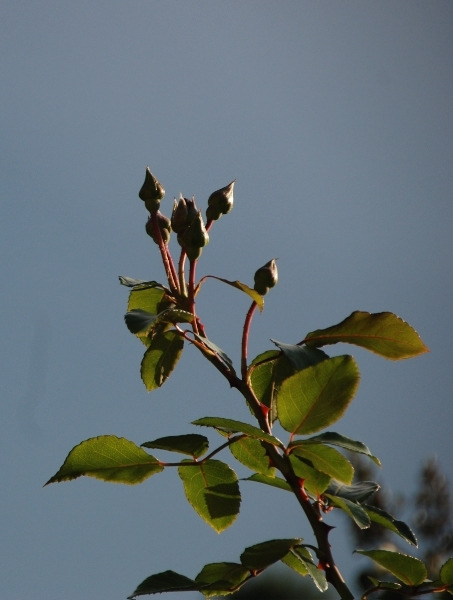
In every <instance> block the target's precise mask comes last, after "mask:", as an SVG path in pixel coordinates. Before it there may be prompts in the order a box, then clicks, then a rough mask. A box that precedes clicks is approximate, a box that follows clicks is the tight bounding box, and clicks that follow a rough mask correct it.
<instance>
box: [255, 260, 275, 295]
mask: <svg viewBox="0 0 453 600" xmlns="http://www.w3.org/2000/svg"><path fill="white" fill-rule="evenodd" d="M275 261H276V259H275V258H273V259H272V260H270V261H269V262H268V263H266V264H265V265H264V266H263V267H260V268H259V269H258V271H257V272H256V273H255V287H254V289H255V290H256V291H257V292H258V294H261V295H262V296H264V295H265V294H267V292H268V291H269V290H270V289H271V288H273V287H274V285H276V284H277V281H278V271H277V263H276V262H275Z"/></svg>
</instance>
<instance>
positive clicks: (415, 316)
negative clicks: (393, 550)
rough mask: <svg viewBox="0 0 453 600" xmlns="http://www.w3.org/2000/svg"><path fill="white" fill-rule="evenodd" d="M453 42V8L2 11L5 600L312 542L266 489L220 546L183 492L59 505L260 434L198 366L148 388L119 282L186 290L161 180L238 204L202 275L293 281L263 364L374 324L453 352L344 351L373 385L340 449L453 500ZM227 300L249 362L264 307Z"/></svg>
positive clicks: (218, 330) (221, 322)
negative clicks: (168, 266) (383, 318)
mask: <svg viewBox="0 0 453 600" xmlns="http://www.w3.org/2000/svg"><path fill="white" fill-rule="evenodd" d="M452 30H453V5H452V4H451V3H450V2H442V1H434V2H429V3H428V2H426V3H425V2H413V1H398V2H395V1H391V2H390V1H386V0H381V1H380V2H368V1H364V2H322V3H321V2H306V1H301V2H278V3H277V2H267V1H260V2H258V1H248V2H243V3H239V2H211V1H198V2H174V1H171V0H169V1H167V2H142V1H133V2H127V3H126V2H117V1H115V0H113V1H112V0H110V1H109V2H105V1H98V2H95V3H92V2H87V1H81V2H77V3H74V2H71V3H70V2H56V1H53V2H52V1H49V0H43V1H42V2H39V3H37V2H31V1H22V0H16V1H15V2H8V1H6V2H3V3H2V5H1V7H0V49H1V56H2V59H1V61H0V78H1V81H2V86H1V91H0V97H1V111H0V120H1V136H0V151H1V160H0V174H1V176H0V193H1V204H0V211H1V219H0V222H1V228H2V233H1V236H0V247H1V255H2V258H3V260H2V271H3V273H2V278H1V286H2V295H1V296H2V315H1V331H2V339H3V344H2V349H1V365H2V389H3V394H2V396H3V402H2V407H3V408H2V419H1V422H0V427H1V435H0V448H1V452H0V455H1V463H2V466H1V468H2V473H3V493H2V506H3V511H2V512H3V515H4V519H3V526H2V547H1V550H0V553H1V561H0V562H1V565H2V567H1V568H2V571H3V572H2V573H1V577H0V593H1V596H2V597H5V598H6V597H7V598H8V599H9V600H16V599H21V600H23V599H27V598H30V599H33V600H49V599H50V600H52V599H54V598H55V599H56V598H61V597H64V598H65V599H66V600H76V599H79V598H82V597H83V598H84V599H85V600H94V599H95V598H100V597H101V598H102V597H103V598H106V597H108V598H112V599H113V598H124V597H126V596H127V595H128V594H130V593H131V592H132V591H133V589H134V587H135V585H136V584H137V583H139V582H140V581H141V580H142V579H143V578H144V577H145V576H147V575H149V574H151V573H154V572H157V571H160V570H165V569H167V568H172V569H174V570H176V571H179V572H182V573H184V574H186V575H188V576H194V575H195V574H196V573H197V572H198V570H199V569H200V568H201V566H202V565H204V564H205V563H206V562H209V561H213V560H233V561H234V560H237V558H238V556H239V554H240V553H241V552H242V550H243V548H244V547H245V546H247V545H250V544H253V543H256V542H259V541H263V540H265V539H270V538H272V537H277V536H278V537H286V536H294V535H297V536H302V537H306V538H307V539H309V538H310V534H309V530H308V528H307V527H306V525H305V524H304V523H303V521H301V520H300V515H299V513H298V510H297V506H295V503H294V502H293V501H292V499H291V498H290V497H288V498H286V496H284V495H283V497H282V493H278V492H277V491H274V490H271V489H270V490H267V489H263V488H261V487H260V486H254V485H253V484H251V483H250V484H244V485H243V486H242V492H243V505H242V510H241V514H240V516H239V518H238V521H237V523H236V525H235V526H233V527H232V528H231V529H230V530H228V531H227V532H225V533H224V534H222V535H221V536H218V535H217V534H216V533H214V532H213V531H211V530H210V529H209V528H208V526H207V525H205V524H204V523H203V522H202V521H200V520H199V519H198V517H197V516H196V515H195V513H193V511H192V509H191V508H190V507H189V505H188V504H187V502H186V501H185V500H184V498H183V492H182V487H181V484H180V482H179V480H178V478H177V475H176V473H175V472H171V471H170V470H168V472H167V471H165V472H164V473H162V474H160V475H158V476H156V477H153V478H151V479H150V480H149V481H147V482H146V483H144V484H143V485H141V486H138V487H126V486H116V485H107V484H102V483H101V482H98V481H94V480H88V479H81V480H78V481H76V482H72V483H68V484H61V485H53V486H50V487H46V488H44V489H43V488H42V485H43V483H44V482H45V481H46V480H47V479H49V477H50V476H52V475H53V474H54V473H55V472H56V470H57V469H58V467H59V466H60V464H61V463H62V461H63V460H64V458H65V456H66V454H67V452H68V451H69V450H70V449H71V448H72V447H73V446H74V445H75V444H77V443H78V442H80V441H81V440H83V439H86V438H89V437H92V436H95V435H100V434H107V433H111V434H116V435H119V436H125V437H128V438H129V439H131V440H134V441H135V442H137V443H142V442H144V441H146V440H149V439H154V438H156V437H159V436H161V435H170V434H176V433H188V432H190V431H192V429H191V427H190V426H189V423H190V422H191V421H192V420H194V419H196V418H199V417H202V416H205V415H219V416H231V417H233V418H237V419H241V418H242V419H250V416H249V414H248V413H247V410H246V409H245V408H244V407H242V405H241V402H240V398H239V397H238V395H237V394H235V392H233V391H231V390H229V389H228V387H227V386H226V385H225V384H224V382H223V381H222V380H221V378H220V377H219V376H218V374H217V373H216V372H212V370H211V369H210V368H209V365H205V364H204V363H203V361H202V360H201V359H200V357H199V356H197V355H196V354H195V352H194V351H193V350H191V349H190V348H188V349H186V351H185V353H184V356H183V358H182V360H181V363H180V365H179V369H178V371H179V372H178V371H177V372H176V373H175V376H174V379H171V380H170V381H169V382H168V383H167V384H166V385H165V386H164V387H163V388H162V389H160V390H159V391H157V392H154V393H152V394H148V393H147V392H146V391H145V389H144V387H143V385H142V383H141V381H140V379H139V363H140V360H141V353H142V348H141V346H140V344H139V343H138V342H137V340H135V339H134V338H133V336H131V335H130V334H129V333H128V331H127V330H126V328H125V326H124V323H123V313H124V311H125V305H126V300H127V290H126V289H125V288H122V287H121V286H120V285H119V284H118V280H117V276H118V275H120V274H123V275H129V276H132V277H138V278H143V279H159V278H162V277H163V272H162V268H161V265H160V263H159V260H158V257H157V254H156V252H155V248H154V247H153V245H152V243H151V242H150V240H149V238H148V237H147V236H146V235H145V232H144V225H145V221H146V212H145V211H144V208H143V205H142V203H141V201H140V200H139V199H138V197H137V193H138V190H139V188H140V186H141V184H142V181H143V177H144V172H145V167H146V165H150V168H151V170H152V171H153V172H154V173H155V174H156V175H157V177H158V178H159V179H160V181H161V182H162V183H163V184H164V186H165V188H166V190H167V196H166V203H167V204H165V203H164V204H163V209H164V210H167V211H168V212H169V211H170V207H171V205H172V199H173V197H174V196H178V195H179V193H180V192H182V193H183V194H184V195H185V196H187V197H190V196H192V195H195V198H196V201H197V204H198V205H199V206H200V207H203V206H204V205H205V202H206V199H207V197H208V196H209V194H210V193H211V192H212V191H213V190H215V189H217V188H219V187H221V186H223V185H225V184H227V183H228V182H229V181H231V180H232V179H233V178H236V179H237V183H236V189H235V207H234V210H233V212H232V213H231V214H230V215H228V217H225V218H222V220H221V221H220V222H219V223H218V224H217V225H216V226H215V228H214V229H213V230H212V236H211V244H210V246H209V247H208V248H207V249H206V251H205V252H204V253H203V257H202V260H201V262H200V265H199V274H200V275H203V274H207V273H210V274H216V275H219V276H221V277H225V278H229V279H239V280H241V281H243V282H244V283H251V282H252V280H253V273H254V271H255V270H256V268H258V267H259V266H261V265H262V264H264V263H265V262H267V260H269V259H270V258H272V257H274V256H278V257H279V262H278V267H279V274H280V281H279V285H278V286H277V288H275V290H273V291H272V294H270V295H269V296H268V298H267V299H266V307H265V311H264V313H263V314H261V315H257V316H256V319H255V321H254V323H253V327H252V332H251V341H250V354H251V356H253V355H255V354H257V353H259V352H261V351H263V350H265V349H268V348H271V347H272V345H271V343H270V342H269V338H273V339H277V340H280V341H284V342H288V343H291V342H293V343H294V342H297V341H299V340H300V339H302V338H303V336H304V335H305V334H306V333H307V332H309V331H312V330H313V329H317V328H321V327H326V326H329V325H332V324H334V323H337V322H339V321H341V320H342V319H343V318H345V317H346V316H347V315H349V314H350V313H351V312H352V311H353V310H356V309H358V310H368V311H371V312H378V311H383V310H390V311H393V312H395V313H396V314H398V315H400V316H401V317H403V318H404V319H406V320H407V321H409V322H410V323H411V324H412V325H413V326H414V327H415V328H416V329H417V330H418V331H419V332H420V334H421V336H422V337H423V339H424V341H425V343H426V344H427V345H428V346H429V347H430V349H431V352H430V354H429V355H424V356H422V357H420V358H417V359H414V360H411V361H403V362H399V363H393V362H389V361H385V360H383V359H381V358H378V357H376V356H373V355H369V354H368V353H366V352H362V351H360V350H357V351H356V350H355V349H354V348H338V349H336V348H332V350H331V354H335V353H341V352H344V351H349V352H351V353H352V354H354V356H355V357H356V358H357V360H358V362H359V366H360V368H361V373H362V381H361V385H360V388H359V392H358V395H357V397H356V399H355V400H354V402H353V404H352V406H351V408H350V410H349V413H348V414H347V415H346V416H345V417H344V418H343V419H342V420H341V421H340V422H339V423H338V424H337V425H336V427H335V429H336V430H337V431H339V432H341V433H343V434H345V435H349V436H351V437H354V438H356V439H360V440H362V441H364V442H365V443H367V444H368V445H369V447H370V448H371V450H372V451H373V452H374V454H376V455H377V456H379V457H380V458H381V460H382V463H383V467H384V468H383V472H382V475H381V477H382V479H383V481H384V482H385V483H386V484H387V485H389V486H390V487H392V488H393V489H395V490H396V491H402V492H407V493H409V494H410V492H411V491H412V490H413V488H414V485H415V480H416V475H417V471H418V469H419V467H420V464H421V461H422V460H423V459H424V458H426V457H428V456H436V457H438V460H439V463H440V466H441V468H442V469H444V471H445V472H446V473H447V474H448V476H449V478H450V480H451V481H453V466H452V463H451V424H452V422H453V411H452V408H451V406H452V405H451V389H452V387H453V371H452V369H451V364H450V363H451V356H452V354H453V342H452V316H451V307H452V305H453V289H452V287H453V286H452V264H453V235H452V224H453V200H452V189H453V185H452V184H453V175H452V172H453V171H452V160H453V119H452V106H453V78H452V59H453V36H452ZM204 293H205V295H204V297H200V300H199V305H198V308H199V313H200V314H202V315H203V318H204V321H205V323H206V325H207V327H208V330H209V334H210V337H211V338H212V339H213V340H214V341H215V342H216V343H217V344H218V345H219V346H221V347H222V348H224V350H225V351H226V352H227V353H228V354H229V355H230V356H231V357H232V358H233V359H235V360H237V359H238V354H239V339H240V338H239V336H240V329H241V324H242V321H243V318H244V314H245V311H246V310H247V308H248V303H247V301H246V300H245V299H244V298H243V297H242V296H241V295H240V294H238V293H235V290H230V289H225V288H224V287H222V286H221V285H220V283H217V282H210V283H209V284H206V286H205V287H204ZM214 439H215V438H214ZM227 458H228V457H227V455H225V459H227ZM288 496H289V495H288ZM341 537H342V536H341V532H340V531H338V532H335V534H334V537H333V538H332V542H333V544H334V547H335V544H336V543H340V540H341ZM341 547H342V546H341V545H340V548H341ZM407 550H408V551H410V549H409V548H407ZM348 552H349V551H348ZM342 555H343V556H344V558H342V560H343V564H344V566H345V569H346V570H348V569H349V566H350V561H349V555H348V553H346V552H342ZM343 564H342V563H341V561H340V567H341V566H343ZM187 598H189V595H188V596H187Z"/></svg>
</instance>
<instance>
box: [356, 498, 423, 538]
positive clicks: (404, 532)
mask: <svg viewBox="0 0 453 600" xmlns="http://www.w3.org/2000/svg"><path fill="white" fill-rule="evenodd" d="M362 507H363V508H364V510H366V512H367V514H368V516H369V517H370V519H371V520H372V521H373V523H378V525H380V526H381V527H385V528H386V529H389V530H390V531H393V532H394V533H396V534H397V535H399V536H400V537H402V538H403V539H404V540H406V542H408V543H409V544H412V545H413V546H417V545H418V544H417V538H416V537H415V535H414V533H413V532H412V530H411V529H410V527H409V526H408V525H406V523H404V522H403V521H398V519H395V518H394V517H392V515H389V514H388V513H387V512H385V510H382V509H380V508H377V507H376V506H369V505H368V504H362Z"/></svg>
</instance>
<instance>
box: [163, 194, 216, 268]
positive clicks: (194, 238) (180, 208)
mask: <svg viewBox="0 0 453 600" xmlns="http://www.w3.org/2000/svg"><path fill="white" fill-rule="evenodd" d="M171 227H172V229H173V231H174V232H175V233H177V234H178V242H179V245H180V246H181V247H182V248H184V250H185V251H186V254H187V257H188V258H189V260H196V259H197V258H199V257H200V255H201V251H202V248H203V247H204V246H206V244H208V242H209V235H208V232H207V231H206V227H205V225H204V223H203V218H202V216H201V212H200V211H199V210H198V209H197V207H196V206H195V200H194V199H193V198H192V199H191V200H188V199H187V198H183V197H182V196H181V198H180V199H179V202H177V201H176V200H175V203H174V206H173V212H172V215H171Z"/></svg>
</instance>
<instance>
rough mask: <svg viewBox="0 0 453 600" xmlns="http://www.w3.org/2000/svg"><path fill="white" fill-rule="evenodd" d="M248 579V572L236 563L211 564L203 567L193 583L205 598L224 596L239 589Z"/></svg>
mask: <svg viewBox="0 0 453 600" xmlns="http://www.w3.org/2000/svg"><path fill="white" fill-rule="evenodd" d="M249 577H250V571H249V570H248V569H246V568H245V567H244V566H243V565H240V564H238V563H229V562H221V563H211V564H208V565H205V566H204V567H203V569H202V570H201V571H200V573H198V575H197V576H196V578H195V581H196V582H197V583H198V584H199V586H200V591H201V592H202V593H203V594H204V595H205V596H207V597H211V596H226V595H228V594H231V593H232V592H234V591H235V590H237V589H239V588H240V587H241V585H242V584H243V583H245V582H246V580H247V579H248V578H249Z"/></svg>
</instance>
